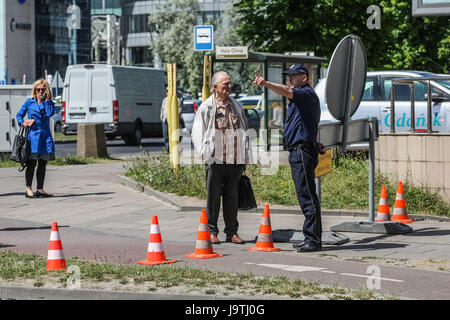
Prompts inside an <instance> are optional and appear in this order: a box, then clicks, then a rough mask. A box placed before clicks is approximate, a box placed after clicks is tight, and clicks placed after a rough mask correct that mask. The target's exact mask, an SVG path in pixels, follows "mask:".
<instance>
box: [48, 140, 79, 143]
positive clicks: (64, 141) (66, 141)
mask: <svg viewBox="0 0 450 320" xmlns="http://www.w3.org/2000/svg"><path fill="white" fill-rule="evenodd" d="M54 142H55V144H70V143H77V140H59V141H54Z"/></svg>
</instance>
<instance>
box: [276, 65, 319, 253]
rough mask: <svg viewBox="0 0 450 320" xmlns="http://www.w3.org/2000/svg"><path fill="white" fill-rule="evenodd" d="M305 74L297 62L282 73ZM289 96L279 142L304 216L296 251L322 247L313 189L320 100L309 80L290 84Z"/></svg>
mask: <svg viewBox="0 0 450 320" xmlns="http://www.w3.org/2000/svg"><path fill="white" fill-rule="evenodd" d="M302 73H303V74H306V75H308V76H309V72H308V69H307V68H306V67H304V66H303V65H301V64H297V65H294V66H292V67H291V68H290V69H289V70H287V71H286V72H284V74H288V75H289V74H302ZM292 92H293V98H292V99H289V100H290V104H289V107H288V111H287V117H286V120H285V124H284V135H283V142H284V144H285V146H286V147H287V148H288V150H289V164H290V166H291V171H292V179H293V180H294V185H295V189H296V192H297V198H298V202H299V204H300V207H301V209H302V212H303V214H304V216H305V223H304V225H303V234H304V236H305V241H304V243H305V244H304V245H303V246H301V247H299V248H298V250H299V251H315V250H320V249H321V248H322V241H321V237H322V219H321V210H320V202H319V198H318V196H317V193H316V185H315V181H314V178H315V168H316V166H317V163H318V152H319V149H318V145H317V133H318V128H319V121H320V104H319V98H318V97H317V94H316V92H315V91H314V89H313V88H311V87H310V86H309V84H304V85H303V86H302V87H300V88H293V89H292Z"/></svg>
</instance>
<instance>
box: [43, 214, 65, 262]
mask: <svg viewBox="0 0 450 320" xmlns="http://www.w3.org/2000/svg"><path fill="white" fill-rule="evenodd" d="M47 270H48V271H50V270H66V259H65V258H64V252H63V248H62V243H61V238H60V237H59V229H58V224H57V223H56V222H53V223H52V230H51V232H50V242H49V244H48V256H47Z"/></svg>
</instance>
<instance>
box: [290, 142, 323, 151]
mask: <svg viewBox="0 0 450 320" xmlns="http://www.w3.org/2000/svg"><path fill="white" fill-rule="evenodd" d="M302 147H306V148H314V147H316V144H315V143H313V142H309V141H305V140H302V141H300V142H298V143H296V144H294V145H293V146H292V147H288V148H287V149H288V151H289V152H292V151H294V150H297V149H300V148H302Z"/></svg>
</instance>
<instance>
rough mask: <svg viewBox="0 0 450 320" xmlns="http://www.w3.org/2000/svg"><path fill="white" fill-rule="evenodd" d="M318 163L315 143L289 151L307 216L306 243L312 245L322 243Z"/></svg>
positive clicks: (298, 191) (298, 196)
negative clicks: (316, 172) (316, 171)
mask: <svg viewBox="0 0 450 320" xmlns="http://www.w3.org/2000/svg"><path fill="white" fill-rule="evenodd" d="M317 163H318V150H317V147H315V146H314V145H308V146H301V147H298V148H297V149H295V150H292V151H290V152H289V164H290V165H291V171H292V179H293V180H294V185H295V190H296V192H297V198H298V202H299V204H300V208H301V209H302V212H303V214H304V216H305V223H304V224H303V234H304V236H305V243H308V244H311V245H322V218H321V212H320V202H319V198H318V196H317V193H316V184H315V181H314V178H315V172H314V171H315V168H316V166H317Z"/></svg>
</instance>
